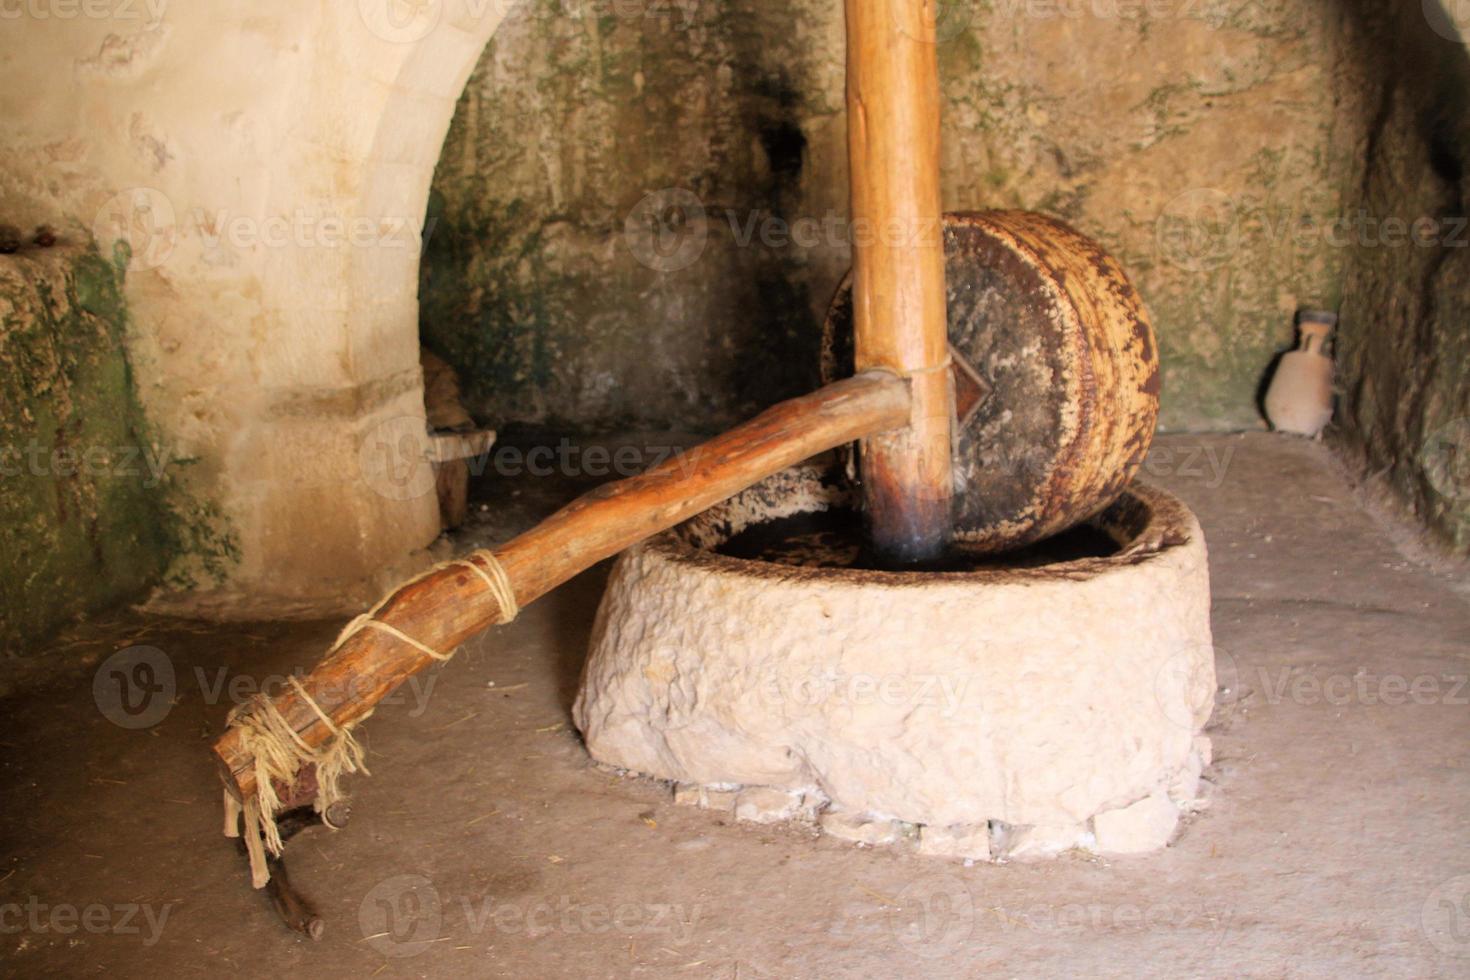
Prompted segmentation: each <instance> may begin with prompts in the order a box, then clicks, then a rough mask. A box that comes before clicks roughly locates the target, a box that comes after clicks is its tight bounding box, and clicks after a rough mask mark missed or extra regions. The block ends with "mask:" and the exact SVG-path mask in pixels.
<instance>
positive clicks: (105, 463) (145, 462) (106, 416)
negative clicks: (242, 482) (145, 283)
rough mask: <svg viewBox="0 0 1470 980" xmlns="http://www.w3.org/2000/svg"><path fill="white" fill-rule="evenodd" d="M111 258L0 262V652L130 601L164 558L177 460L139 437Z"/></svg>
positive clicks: (80, 253)
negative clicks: (166, 498)
mask: <svg viewBox="0 0 1470 980" xmlns="http://www.w3.org/2000/svg"><path fill="white" fill-rule="evenodd" d="M125 265H126V258H125V257H124V258H123V259H122V260H121V261H120V262H117V263H109V262H107V261H106V260H104V259H103V258H102V257H101V256H99V255H98V254H97V252H96V250H95V249H94V248H91V247H82V246H75V245H70V246H69V245H59V246H57V247H54V248H45V249H23V250H22V251H21V252H20V253H19V254H16V255H3V256H0V648H3V649H4V651H5V652H6V654H9V655H17V654H22V653H25V652H27V651H28V650H29V649H31V648H32V647H34V646H35V645H36V644H37V643H39V642H42V641H43V640H45V639H46V638H48V637H49V635H50V633H51V632H52V630H53V629H54V628H55V627H56V626H57V625H59V624H60V623H62V622H63V621H65V620H67V619H69V618H70V617H72V616H75V615H77V614H79V613H86V612H91V611H94V610H96V609H99V608H102V607H105V606H107V605H109V604H111V603H114V602H118V601H120V600H122V599H126V598H129V597H131V596H134V595H137V594H138V593H140V592H141V591H142V590H143V589H145V588H147V587H148V586H149V585H151V584H153V583H154V582H155V581H156V580H157V578H158V576H160V575H161V574H162V572H163V569H164V564H165V560H166V557H167V555H168V553H169V550H170V548H169V545H170V541H169V532H168V530H167V526H168V522H167V521H166V519H165V517H166V510H167V508H166V505H165V503H164V496H165V491H166V484H167V481H168V479H169V472H168V471H169V469H170V468H171V467H172V466H174V465H176V464H177V463H178V461H177V460H173V459H171V458H169V457H168V456H167V450H166V449H163V448H161V447H159V446H157V445H154V444H151V443H150V442H149V440H148V439H147V438H146V437H145V435H144V432H143V429H142V415H141V412H140V411H139V409H138V406H137V403H136V400H135V396H134V391H133V380H132V374H131V370H130V368H129V365H128V362H127V359H126V357H125V355H124V353H123V334H124V328H125V324H126V318H127V313H126V308H125V305H124V301H123V296H122V269H123V268H124V266H125Z"/></svg>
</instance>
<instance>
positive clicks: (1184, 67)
mask: <svg viewBox="0 0 1470 980" xmlns="http://www.w3.org/2000/svg"><path fill="white" fill-rule="evenodd" d="M941 7H942V8H943V13H944V17H943V19H942V20H941V22H940V27H939V40H940V48H939V53H940V71H941V83H942V86H943V97H944V105H943V112H944V116H943V121H944V147H945V150H944V153H945V156H944V166H943V176H944V199H945V205H946V207H948V208H951V209H965V208H975V207H992V206H1004V207H1023V208H1032V209H1036V210H1041V211H1046V212H1049V213H1052V214H1056V215H1059V216H1061V217H1062V218H1064V219H1066V220H1068V221H1070V222H1072V223H1073V224H1075V225H1076V226H1077V227H1078V228H1080V229H1081V230H1083V231H1084V232H1086V233H1088V234H1091V235H1093V236H1095V237H1097V238H1098V239H1100V240H1101V241H1102V242H1103V243H1104V244H1105V245H1106V246H1107V247H1108V248H1109V249H1110V250H1111V251H1113V252H1114V254H1116V255H1117V256H1118V257H1119V258H1120V259H1121V260H1122V261H1123V263H1124V265H1125V266H1126V267H1127V268H1128V270H1129V272H1130V274H1131V275H1132V276H1133V277H1134V279H1135V281H1136V282H1137V284H1138V286H1139V287H1140V289H1141V290H1142V292H1143V294H1144V296H1145V299H1146V300H1147V301H1148V303H1149V305H1150V307H1151V309H1152V312H1153V315H1154V319H1155V323H1156V326H1157V328H1158V332H1159V336H1160V349H1161V351H1162V354H1163V358H1164V374H1165V392H1164V412H1163V424H1164V426H1165V427H1166V428H1196V429H1209V428H1214V429H1220V428H1239V427H1252V426H1256V425H1259V424H1260V420H1259V414H1258V412H1257V408H1256V404H1255V402H1256V390H1257V387H1258V385H1259V383H1260V379H1261V376H1262V373H1263V372H1264V371H1265V370H1266V368H1267V366H1268V365H1269V363H1270V361H1271V359H1272V357H1273V356H1274V355H1275V353H1276V352H1277V351H1279V350H1280V349H1282V348H1283V347H1285V346H1287V345H1288V344H1289V343H1290V340H1291V335H1292V327H1291V318H1292V312H1293V311H1294V310H1295V309H1296V308H1297V307H1298V306H1319V305H1326V306H1333V305H1335V304H1336V302H1337V299H1338V294H1339V280H1340V277H1341V271H1342V266H1343V262H1344V257H1345V251H1344V249H1342V248H1340V247H1335V246H1333V245H1331V244H1330V243H1329V242H1327V241H1326V240H1325V239H1324V236H1323V229H1325V228H1327V227H1328V226H1329V225H1330V224H1331V223H1332V222H1333V221H1334V220H1335V219H1336V217H1337V216H1338V215H1339V213H1340V212H1341V211H1342V210H1343V209H1344V200H1345V195H1346V192H1347V189H1349V188H1351V187H1352V186H1354V184H1355V182H1356V181H1357V180H1358V173H1359V167H1358V165H1357V163H1356V162H1355V160H1356V157H1355V146H1354V135H1353V133H1354V129H1353V127H1354V125H1355V120H1356V118H1357V114H1356V102H1355V98H1354V90H1353V88H1352V85H1351V84H1350V83H1351V82H1352V78H1351V73H1352V66H1351V65H1349V64H1344V60H1343V59H1342V58H1341V57H1340V55H1339V54H1337V53H1335V50H1336V49H1335V48H1334V43H1335V42H1334V39H1335V38H1336V37H1337V35H1338V34H1339V33H1340V30H1341V27H1340V24H1339V23H1338V15H1337V14H1336V12H1335V10H1336V8H1335V5H1334V4H1331V3H1329V2H1327V0H1312V2H1306V3H1303V2H1300V0H1263V2H1261V3H1257V4H1252V5H1249V6H1248V7H1246V8H1241V7H1239V5H1238V4H1233V3H1228V2H1223V0H1220V2H1217V0H1200V2H1198V3H1188V4H1186V3H1179V4H1167V3H1164V4H1157V3H1155V4H1148V5H1143V4H1133V5H1131V6H1130V5H1128V4H1121V5H1119V4H1111V3H1106V2H1104V3H1064V2H1050V0H992V2H990V3H977V4H946V5H941ZM843 82H844V35H843V23H842V15H841V6H840V5H834V4H829V3H822V4H817V3H811V2H808V0H795V2H792V3H788V4H769V3H757V2H755V0H734V2H731V3H728V4H694V3H688V4H683V3H668V4H648V3H643V4H639V3H632V4H628V3H617V4H614V3H601V2H599V0H526V2H524V3H522V4H521V5H519V6H518V7H517V8H516V10H515V11H514V12H513V13H512V14H511V16H510V18H509V19H508V20H507V22H506V23H505V24H504V25H503V26H502V27H501V28H500V30H499V32H498V33H497V35H496V37H495V39H494V40H493V41H492V43H491V46H490V47H489V49H487V51H486V52H485V54H484V57H483V58H482V59H481V61H480V64H479V67H478V69H477V70H476V71H475V73H474V75H473V76H472V78H471V79H470V82H469V85H468V87H467V89H466V91H465V93H464V96H463V98H462V100H461V102H460V106H459V109H458V113H457V115H456V118H455V120H454V123H453V125H452V127H451V131H450V133H449V137H448V139H447V140H446V142H445V146H444V153H443V157H442V158H441V161H440V164H439V168H438V172H437V174H436V177H435V181H434V191H433V196H432V202H433V203H432V205H431V208H430V213H429V221H430V222H431V223H432V227H431V234H430V239H429V246H428V250H427V253H426V257H425V261H424V266H423V268H424V280H423V287H422V299H423V313H422V323H423V335H424V338H425V341H426V342H427V343H428V344H429V346H430V347H432V348H434V349H435V350H437V351H438V352H439V353H441V354H442V355H444V356H445V357H446V358H447V359H448V360H450V362H451V363H453V364H455V365H456V366H457V367H458V368H460V370H461V371H462V372H463V373H464V374H465V376H466V380H467V383H468V385H467V386H468V389H469V393H470V396H471V401H472V408H473V410H474V411H476V412H477V413H478V414H479V415H481V416H482V417H483V418H484V420H485V421H487V422H488V423H491V424H503V423H505V422H507V421H526V422H538V423H550V424H557V425H563V426H567V427H572V428H584V429H585V428H607V427H612V426H619V425H640V426H644V425H646V426H677V427H680V428H685V429H691V428H692V429H699V428H703V429H714V428H718V427H719V426H722V425H726V424H728V423H729V422H731V421H733V420H735V419H737V418H739V417H741V416H742V415H746V414H749V413H750V412H751V411H753V410H755V409H757V408H759V407H761V406H762V405H765V404H768V403H769V402H771V401H773V400H775V399H777V398H779V397H782V396H785V395H789V394H792V393H794V392H797V391H800V390H802V389H803V388H804V387H806V386H807V385H809V384H810V383H811V381H812V373H811V371H810V368H811V364H812V361H813V360H814V354H813V339H812V338H813V336H814V334H815V332H816V330H817V325H818V323H819V322H820V317H821V314H822V311H823V309H824V308H825V305H826V303H827V301H828V299H829V298H830V296H831V294H832V291H833V289H834V287H835V285H836V283H837V281H838V279H839V278H840V277H841V275H842V273H843V272H844V270H845V269H846V267H847V266H848V264H849V262H850V250H849V248H848V246H847V243H846V240H845V237H846V236H845V234H843V233H841V229H842V222H843V221H845V216H846V213H847V160H846V145H845V139H846V130H845V112H844V103H843ZM671 188H676V189H681V190H684V191H688V192H691V193H692V194H693V195H694V196H695V198H696V199H697V201H698V202H699V204H700V206H701V208H702V216H700V218H699V220H698V222H697V224H696V225H691V226H689V227H685V228H684V229H682V233H683V234H684V235H686V236H688V235H691V234H693V235H696V236H698V237H699V238H700V240H701V241H703V247H702V250H701V251H700V252H699V257H698V259H697V260H696V261H694V262H693V263H692V264H690V265H688V266H680V267H678V268H668V267H666V266H668V265H670V264H673V265H677V264H678V263H665V264H664V265H665V267H661V268H655V269H650V268H649V267H648V263H647V261H646V260H647V258H648V251H649V250H648V248H647V247H646V246H647V244H648V243H646V242H645V243H643V245H644V246H645V247H644V248H643V249H642V252H641V254H642V255H643V258H644V259H645V261H644V262H640V261H639V255H640V248H639V242H637V241H636V240H635V239H634V238H632V237H630V235H629V234H628V228H627V219H628V218H629V216H630V215H632V216H633V217H634V219H635V221H636V220H639V219H640V218H646V217H647V216H646V215H642V214H640V212H639V210H638V208H639V205H640V202H641V201H644V200H645V196H646V195H648V194H650V193H653V192H658V191H662V190H666V189H671ZM800 219H806V221H807V222H808V224H807V226H806V228H805V230H806V231H807V232H811V231H812V230H813V229H815V231H816V233H815V234H814V235H809V236H808V237H807V238H806V239H805V240H803V241H787V240H785V239H784V236H783V235H782V231H783V225H782V222H785V223H786V224H787V226H790V225H791V224H792V223H795V222H797V221H798V220H800ZM834 227H835V228H837V229H838V230H837V231H832V230H830V229H832V228H834ZM674 231H675V232H679V231H680V229H678V228H674ZM751 231H754V237H753V238H750V237H749V234H750V232H751ZM656 244H657V243H656ZM662 244H663V245H665V246H666V247H669V248H672V247H673V244H677V242H674V243H673V244H670V243H669V242H664V243H662Z"/></svg>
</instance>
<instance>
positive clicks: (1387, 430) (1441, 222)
mask: <svg viewBox="0 0 1470 980" xmlns="http://www.w3.org/2000/svg"><path fill="white" fill-rule="evenodd" d="M1459 9H1460V10H1461V14H1462V16H1461V18H1460V29H1461V31H1465V32H1467V33H1464V34H1458V35H1457V33H1456V31H1455V30H1454V27H1453V22H1452V21H1451V20H1450V18H1449V17H1448V15H1447V14H1446V13H1445V12H1444V11H1443V10H1439V9H1435V8H1434V5H1433V0H1429V3H1428V4H1426V5H1425V7H1424V8H1423V13H1427V14H1428V15H1429V16H1428V17H1425V16H1422V15H1421V9H1420V6H1419V5H1418V4H1411V5H1404V6H1390V5H1383V4H1378V3H1373V2H1368V0H1363V2H1361V3H1359V4H1358V5H1356V6H1355V7H1354V19H1353V22H1352V25H1351V29H1352V31H1353V34H1354V37H1355V40H1356V41H1357V50H1359V51H1360V52H1362V57H1363V61H1364V63H1365V64H1366V65H1367V66H1369V68H1370V71H1369V72H1368V91H1369V93H1370V105H1371V109H1372V111H1371V113H1370V114H1369V116H1368V121H1367V125H1366V127H1365V131H1364V141H1363V144H1362V146H1363V156H1364V158H1365V159H1366V164H1367V166H1366V169H1365V172H1364V174H1363V177H1362V183H1361V186H1360V188H1359V189H1358V195H1357V198H1358V202H1359V203H1358V210H1357V212H1356V213H1357V214H1358V215H1359V229H1358V231H1359V233H1358V234H1356V235H1355V236H1353V245H1352V248H1351V250H1350V253H1349V254H1350V259H1349V262H1348V264H1347V267H1346V269H1345V272H1344V280H1343V283H1344V285H1343V303H1342V311H1341V315H1342V325H1341V328H1340V331H1339V342H1338V365H1339V372H1340V375H1341V389H1342V392H1343V397H1342V399H1341V402H1340V411H1339V418H1338V420H1339V423H1340V425H1341V432H1340V438H1339V441H1340V443H1341V444H1342V445H1343V446H1344V447H1345V448H1346V449H1347V450H1348V451H1349V452H1350V453H1351V455H1352V457H1353V459H1354V460H1355V461H1356V462H1358V463H1359V464H1360V465H1361V466H1362V467H1363V468H1364V469H1365V470H1366V471H1367V472H1368V473H1370V474H1373V475H1376V476H1379V477H1381V478H1382V479H1383V480H1385V481H1386V482H1387V484H1388V485H1389V486H1390V487H1391V488H1392V489H1393V491H1394V492H1395V493H1396V494H1397V495H1398V496H1399V497H1400V498H1401V499H1403V500H1404V501H1405V502H1406V503H1407V504H1408V505H1409V507H1410V508H1411V509H1412V510H1413V511H1414V512H1415V513H1416V514H1417V515H1418V516H1419V517H1420V518H1421V519H1422V520H1424V521H1425V522H1426V523H1427V524H1428V525H1429V526H1430V527H1431V528H1432V529H1433V530H1434V531H1435V532H1436V533H1437V534H1438V535H1439V536H1440V537H1441V538H1443V539H1444V540H1445V541H1446V542H1448V543H1449V544H1450V545H1451V546H1452V547H1454V548H1456V549H1458V550H1460V551H1470V227H1467V216H1470V47H1467V45H1466V43H1465V41H1464V37H1466V36H1470V6H1466V5H1461V6H1460V8H1459Z"/></svg>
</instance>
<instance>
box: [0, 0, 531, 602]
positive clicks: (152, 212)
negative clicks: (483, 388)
mask: <svg viewBox="0 0 1470 980" xmlns="http://www.w3.org/2000/svg"><path fill="white" fill-rule="evenodd" d="M507 6H508V0H433V2H431V3H428V4H404V3H401V2H399V0H385V2H384V3H381V4H357V3H340V2H335V0H259V2H254V3H251V4H248V5H231V4H187V3H170V2H167V0H100V2H89V3H86V4H78V3H74V2H72V0H35V2H33V3H27V4H21V5H14V6H13V7H12V8H7V11H6V14H5V17H4V31H5V36H6V38H7V39H8V40H10V41H11V43H10V45H8V46H7V49H6V56H5V57H4V58H3V59H0V222H6V223H13V224H17V225H21V226H23V227H26V228H29V227H32V226H33V225H35V224H37V223H39V222H43V221H44V222H48V223H52V224H54V225H56V226H57V227H58V228H61V229H63V230H64V232H65V233H66V234H67V236H68V238H69V240H72V241H77V242H81V241H86V240H88V239H89V238H92V237H95V238H96V239H97V240H98V241H99V242H100V243H101V244H102V247H103V250H104V251H105V252H108V253H109V254H110V250H111V248H112V245H113V243H115V242H119V241H120V242H123V243H126V244H127V245H129V246H130V247H131V250H132V257H131V259H130V260H129V268H128V276H127V284H126V298H127V303H128V307H129V310H130V313H131V316H132V323H133V329H132V330H131V331H130V332H129V336H128V354H129V358H130V360H131V363H132V365H133V367H134V370H135V372H136V377H137V390H138V395H139V399H140V401H141V402H142V404H143V407H144V410H145V412H146V413H147V415H148V418H149V420H150V423H151V424H152V425H153V427H154V429H155V431H156V434H157V438H158V439H159V440H160V442H161V443H162V444H164V445H166V446H167V447H168V448H169V450H170V452H171V454H172V455H173V456H175V457H183V458H188V459H192V460H194V461H195V462H194V463H193V465H191V466H190V467H189V468H188V470H187V472H186V473H183V474H181V477H180V482H181V484H182V485H183V486H182V487H181V489H182V490H184V491H185V492H187V494H188V495H189V496H190V497H192V499H194V500H196V501H198V508H197V509H198V512H200V513H207V514H209V515H210V518H209V521H210V524H211V529H210V533H208V534H206V535H201V536H199V537H198V538H196V539H195V541H194V542H193V543H192V544H191V546H190V547H188V548H186V549H184V550H183V551H181V552H180V553H179V554H177V555H176V556H175V566H174V569H173V573H174V574H172V575H171V580H172V581H177V582H181V583H183V582H187V583H190V586H189V589H190V592H189V595H187V596H184V597H182V598H183V599H185V600H187V601H186V602H184V603H183V604H182V608H184V609H187V610H190V611H196V612H207V613H212V614H219V615H234V616H251V615H280V614H297V613H299V614H303V615H310V614H322V613H327V612H340V611H347V610H360V609H361V608H362V605H363V604H364V603H365V602H367V601H371V599H372V598H374V597H375V596H376V594H377V593H378V592H379V591H380V590H381V588H382V587H383V585H384V584H385V580H387V579H391V578H393V577H396V576H397V575H400V574H402V573H403V572H404V571H406V570H407V568H408V566H409V565H411V564H412V563H413V562H414V561H416V560H417V559H415V558H412V557H411V556H412V555H413V553H414V552H415V549H420V548H422V547H423V546H424V545H426V544H427V543H429V542H431V541H432V540H433V539H434V537H435V536H436V535H437V533H438V530H439V521H438V513H437V506H436V503H435V499H434V494H433V488H432V480H427V481H426V480H425V479H423V477H424V475H425V474H426V472H427V470H428V467H429V464H428V462H427V461H426V460H425V459H424V458H423V456H422V454H417V453H413V452H410V453H408V454H401V453H397V452H396V451H395V450H396V447H398V446H400V445H403V446H407V447H410V448H411V447H413V446H414V443H413V442H412V440H410V439H407V438H403V437H405V436H406V435H407V434H412V433H414V432H415V431H416V432H417V434H418V436H419V437H420V443H421V440H422V434H423V425H424V406H423V391H422V380H421V374H420V370H419V359H418V352H419V344H418V329H417V325H418V300H417V291H418V265H419V251H420V245H419V242H420V237H419V232H420V228H421V225H422V222H423V215H424V212H425V207H426V203H427V200H428V189H429V181H430V178H431V176H432V174H433V168H434V163H435V161H436V160H437V159H438V157H439V152H440V149H441V148H442V146H443V142H444V133H445V130H446V129H447V127H448V124H449V120H450V118H451V116H452V114H453V110H454V104H455V99H456V98H457V97H458V96H459V94H460V92H461V91H463V88H464V81H465V78H466V77H467V76H468V74H469V72H470V70H471V69H472V68H473V67H474V64H475V61H476V59H477V58H478V57H479V54H480V52H481V51H482V50H483V49H484V45H485V42H486V40H487V39H488V38H489V37H490V36H491V34H493V33H494V31H495V28H496V27H497V25H498V24H499V23H500V20H501V18H502V17H503V16H504V13H505V9H506V7H507ZM425 483H427V486H425ZM224 541H233V542H236V543H237V545H238V547H236V548H233V549H229V550H221V549H222V546H221V545H220V542H224Z"/></svg>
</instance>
